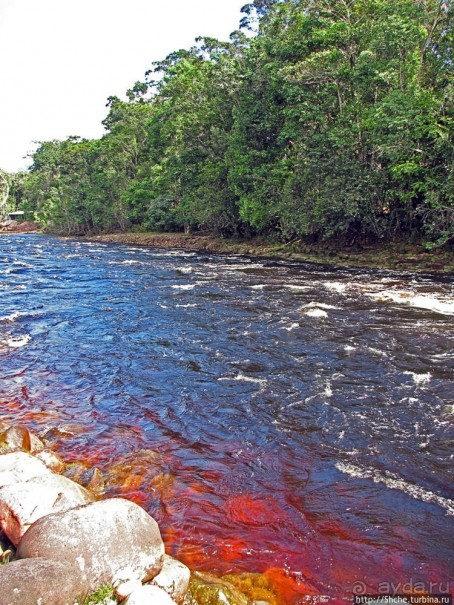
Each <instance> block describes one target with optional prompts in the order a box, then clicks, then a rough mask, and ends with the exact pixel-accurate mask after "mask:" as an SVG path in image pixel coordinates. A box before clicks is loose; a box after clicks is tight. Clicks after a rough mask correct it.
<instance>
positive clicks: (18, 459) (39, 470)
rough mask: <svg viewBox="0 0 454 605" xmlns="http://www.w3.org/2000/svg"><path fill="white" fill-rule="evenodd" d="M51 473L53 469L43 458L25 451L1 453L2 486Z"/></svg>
mask: <svg viewBox="0 0 454 605" xmlns="http://www.w3.org/2000/svg"><path fill="white" fill-rule="evenodd" d="M50 474H51V471H50V470H49V469H48V468H47V467H46V465H45V464H44V463H43V462H41V460H37V459H36V458H35V457H34V456H31V455H30V454H26V453H25V452H11V453H8V454H1V455H0V488H1V487H5V486H6V485H11V484H13V483H21V482H22V481H28V480H29V479H33V478H34V477H41V476H43V475H48V476H49V475H50Z"/></svg>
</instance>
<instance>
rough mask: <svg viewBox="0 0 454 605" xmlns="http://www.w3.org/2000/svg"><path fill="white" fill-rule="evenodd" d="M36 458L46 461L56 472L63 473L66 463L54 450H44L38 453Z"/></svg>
mask: <svg viewBox="0 0 454 605" xmlns="http://www.w3.org/2000/svg"><path fill="white" fill-rule="evenodd" d="M36 458H38V460H41V462H44V464H45V465H46V466H47V468H48V469H50V470H51V471H53V472H54V473H61V472H62V471H63V470H64V468H65V463H64V462H63V460H62V459H61V458H60V456H57V454H55V453H54V452H52V451H50V450H43V451H41V452H38V453H37V454H36Z"/></svg>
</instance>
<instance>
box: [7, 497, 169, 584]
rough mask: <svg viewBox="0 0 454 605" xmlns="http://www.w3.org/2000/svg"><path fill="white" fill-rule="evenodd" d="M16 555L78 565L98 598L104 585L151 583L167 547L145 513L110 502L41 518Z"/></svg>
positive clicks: (123, 502)
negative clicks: (99, 591) (100, 588)
mask: <svg viewBox="0 0 454 605" xmlns="http://www.w3.org/2000/svg"><path fill="white" fill-rule="evenodd" d="M17 554H18V556H19V557H20V558H26V557H44V558H54V559H56V560H58V561H61V562H62V563H64V564H65V565H68V566H69V567H71V566H72V565H74V564H76V565H78V567H79V570H80V572H79V573H80V574H81V576H82V577H83V578H84V579H85V581H86V582H87V583H88V587H89V589H90V591H91V592H94V591H95V590H97V589H98V588H99V587H100V586H102V585H104V584H111V585H113V586H115V587H119V586H121V585H122V584H124V583H125V582H130V581H134V580H137V581H141V582H146V581H149V580H152V579H153V578H154V577H155V576H156V575H157V574H158V573H159V571H160V570H161V567H162V561H163V557H164V544H163V542H162V539H161V534H160V533H159V528H158V525H157V523H156V521H155V520H154V519H153V518H152V517H150V515H149V514H148V513H147V512H145V511H144V510H143V509H142V508H141V507H140V506H137V504H134V503H133V502H129V501H128V500H123V499H121V498H112V499H109V500H101V501H99V502H94V503H92V504H88V505H86V506H81V507H79V508H75V509H72V510H68V511H66V512H62V513H56V514H53V515H49V516H47V517H43V518H42V519H40V520H39V521H37V522H36V523H34V524H33V525H32V527H30V529H29V530H28V531H27V533H26V534H25V536H24V537H23V538H22V540H21V542H20V544H19V548H18V552H17Z"/></svg>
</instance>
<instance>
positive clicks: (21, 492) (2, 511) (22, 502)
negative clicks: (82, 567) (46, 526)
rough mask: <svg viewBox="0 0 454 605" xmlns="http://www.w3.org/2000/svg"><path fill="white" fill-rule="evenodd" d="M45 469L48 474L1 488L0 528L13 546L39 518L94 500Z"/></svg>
mask: <svg viewBox="0 0 454 605" xmlns="http://www.w3.org/2000/svg"><path fill="white" fill-rule="evenodd" d="M36 462H38V461H36ZM40 464H42V463H40ZM43 466H44V464H43ZM44 468H45V469H46V471H47V473H43V474H42V475H38V476H35V477H32V478H31V479H28V480H27V481H21V482H20V483H10V484H8V485H5V486H4V487H1V488H0V528H1V529H3V531H4V532H5V534H6V535H7V536H8V538H9V539H10V540H11V542H12V543H13V544H14V545H15V546H17V544H18V543H19V541H20V539H21V538H22V536H23V535H24V534H25V532H26V531H27V530H28V528H29V527H30V526H31V525H32V524H33V523H34V522H35V521H37V520H38V519H41V517H44V516H46V515H49V514H51V513H57V512H61V511H66V510H68V509H70V508H74V507H75V506H80V505H82V504H87V503H88V502H92V501H93V499H94V497H93V495H92V494H90V492H89V491H88V490H86V489H85V488H84V487H82V486H80V485H78V484H77V483H74V481H71V479H67V478H66V477H61V476H60V475H54V474H53V473H52V472H50V471H49V470H48V469H47V468H46V467H45V466H44Z"/></svg>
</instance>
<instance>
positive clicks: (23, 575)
mask: <svg viewBox="0 0 454 605" xmlns="http://www.w3.org/2000/svg"><path fill="white" fill-rule="evenodd" d="M0 587H1V589H0V604H1V605H37V603H42V604H43V605H72V604H73V603H74V602H75V601H76V599H77V598H79V597H81V598H83V597H85V596H86V594H87V591H86V586H85V584H84V582H83V580H81V577H80V574H79V573H78V570H77V569H71V568H70V567H68V565H65V564H63V563H60V562H58V561H50V560H47V559H41V558H37V559H24V560H21V561H13V562H12V563H8V564H7V565H0Z"/></svg>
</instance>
